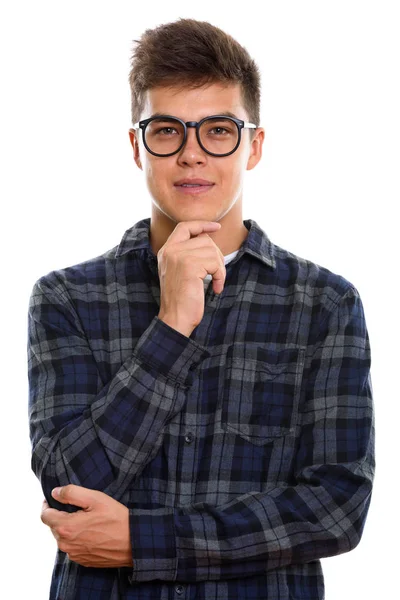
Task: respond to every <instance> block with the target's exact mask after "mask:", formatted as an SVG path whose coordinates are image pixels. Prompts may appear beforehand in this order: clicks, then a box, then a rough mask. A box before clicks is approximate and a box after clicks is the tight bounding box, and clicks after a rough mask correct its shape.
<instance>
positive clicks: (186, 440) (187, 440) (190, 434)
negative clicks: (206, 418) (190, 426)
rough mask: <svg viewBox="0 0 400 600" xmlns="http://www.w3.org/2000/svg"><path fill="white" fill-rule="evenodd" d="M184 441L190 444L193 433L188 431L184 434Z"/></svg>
mask: <svg viewBox="0 0 400 600" xmlns="http://www.w3.org/2000/svg"><path fill="white" fill-rule="evenodd" d="M185 442H186V443H187V444H191V443H192V442H193V433H190V432H189V433H187V434H186V435H185Z"/></svg>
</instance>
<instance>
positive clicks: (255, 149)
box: [246, 127, 265, 171]
mask: <svg viewBox="0 0 400 600" xmlns="http://www.w3.org/2000/svg"><path fill="white" fill-rule="evenodd" d="M264 138H265V130H264V128H263V127H258V128H257V129H256V133H255V135H254V138H253V139H252V141H251V145H250V154H249V158H248V161H247V167H246V170H247V171H251V169H254V167H255V166H256V165H257V164H258V163H259V162H260V160H261V156H262V145H263V142H264Z"/></svg>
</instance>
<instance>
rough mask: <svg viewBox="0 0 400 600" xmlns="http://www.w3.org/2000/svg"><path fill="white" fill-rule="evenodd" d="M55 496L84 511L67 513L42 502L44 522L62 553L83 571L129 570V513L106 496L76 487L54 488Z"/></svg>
mask: <svg viewBox="0 0 400 600" xmlns="http://www.w3.org/2000/svg"><path fill="white" fill-rule="evenodd" d="M52 496H53V498H54V499H55V500H58V502H62V503H63V504H73V505H74V506H79V507H80V508H82V509H83V510H79V511H77V512H74V513H67V512H63V511H60V510H56V509H54V508H50V507H49V505H48V504H47V502H46V501H44V502H43V508H42V514H41V519H42V521H43V523H44V524H45V525H48V526H49V527H50V529H51V531H52V533H53V535H54V537H55V538H56V540H57V545H58V547H59V549H60V550H61V551H62V552H66V553H67V554H68V556H69V558H70V559H71V560H73V561H74V562H77V563H79V564H80V565H83V566H84V567H98V568H106V567H130V566H132V564H133V561H132V547H131V542H130V534H129V511H128V509H127V507H126V506H124V505H123V504H121V503H120V502H117V501H116V500H114V499H113V498H111V497H110V496H107V494H103V492H97V491H95V490H89V489H87V488H84V487H80V486H77V485H67V486H65V487H62V488H55V489H54V490H53V491H52Z"/></svg>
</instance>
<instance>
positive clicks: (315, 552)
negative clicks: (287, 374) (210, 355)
mask: <svg viewBox="0 0 400 600" xmlns="http://www.w3.org/2000/svg"><path fill="white" fill-rule="evenodd" d="M72 311H73V309H72V308H71V306H67V305H66V302H65V299H62V298H61V297H60V295H59V294H58V292H55V291H54V290H52V289H51V288H50V287H49V286H48V285H47V286H46V284H45V282H43V284H42V289H37V290H36V295H35V296H34V300H33V304H32V309H31V313H30V331H31V346H30V347H31V354H30V361H31V362H30V366H31V371H30V372H31V435H32V441H33V448H34V452H33V468H34V470H35V472H36V473H37V475H38V476H39V477H40V478H41V481H42V486H43V490H44V493H45V497H46V501H47V503H46V504H45V505H44V509H43V512H42V519H43V521H44V522H45V523H46V524H47V525H49V526H50V527H51V528H52V531H53V534H54V535H55V537H56V539H57V542H58V545H59V548H60V549H61V550H63V551H64V552H67V553H68V555H69V556H70V558H71V560H74V561H75V562H78V563H79V564H82V565H84V566H97V567H103V566H132V565H133V567H134V577H135V581H145V580H149V579H165V580H174V579H179V580H186V579H188V578H192V579H195V580H202V579H207V578H208V579H210V578H217V579H218V578H230V577H240V576H241V575H249V574H252V573H261V572H265V570H266V569H272V568H277V567H281V566H284V565H287V564H292V563H295V562H297V563H299V562H300V563H301V562H308V561H311V560H315V559H317V558H322V557H324V556H331V555H334V554H339V553H341V552H345V551H348V550H351V549H352V548H353V547H355V545H356V544H357V543H358V541H359V539H360V537H361V534H362V529H363V526H364V522H365V517H366V514H367V510H368V506H369V501H370V496H371V488H372V480H373V469H374V456H373V449H374V428H373V415H372V391H371V384H370V377H369V364H370V357H369V344H368V336H367V332H366V328H365V322H364V317H363V311H362V305H361V301H360V299H359V296H358V295H357V293H356V292H355V290H354V289H350V290H349V291H348V292H347V293H346V294H345V295H344V296H343V297H342V299H341V300H340V302H339V303H338V305H337V306H336V307H335V308H334V310H332V314H331V316H330V318H329V319H328V321H327V322H326V323H324V327H322V326H321V332H322V333H321V339H320V342H319V343H318V344H317V345H316V347H315V352H314V355H313V360H312V364H311V369H310V375H309V383H308V393H307V398H306V406H305V407H304V410H303V414H302V419H303V428H302V431H303V433H302V436H301V440H300V445H299V449H298V452H297V456H296V461H295V466H294V471H295V473H296V484H295V485H292V486H289V485H282V486H281V487H276V488H274V489H272V490H270V491H269V492H263V493H249V494H244V495H242V496H241V497H240V498H237V499H236V501H235V502H230V503H229V504H226V505H221V506H218V507H213V506H209V505H206V504H204V503H199V504H197V505H193V506H189V507H181V508H176V509H167V508H166V509H165V511H164V512H163V511H160V510H159V511H151V510H141V509H140V510H139V509H131V510H128V508H127V507H125V506H124V505H123V504H121V503H120V502H119V501H118V499H121V497H122V495H123V493H124V491H125V490H126V489H127V487H128V485H129V482H130V481H131V480H132V478H133V477H137V476H140V473H141V471H142V470H143V468H144V466H145V465H146V464H147V463H148V462H149V461H150V460H151V459H152V458H153V457H154V455H155V452H157V451H158V449H159V447H160V444H161V443H162V436H161V435H160V432H161V431H162V429H163V427H164V424H165V423H166V421H167V420H168V419H169V418H170V417H171V416H172V415H173V414H176V412H178V411H179V410H181V409H182V407H183V405H184V402H185V394H186V390H187V387H188V385H190V377H191V376H193V370H194V369H193V368H191V369H189V367H190V366H196V365H197V364H198V363H199V362H200V361H201V359H202V358H203V357H204V356H205V355H206V354H205V352H204V349H203V348H201V347H199V346H197V345H196V344H195V342H194V341H193V340H190V339H188V338H184V337H183V336H180V334H178V333H177V332H174V331H173V330H172V329H170V328H168V326H166V325H164V324H162V322H160V321H158V320H157V319H155V320H154V321H153V322H152V324H151V326H150V328H149V329H148V330H146V332H145V333H144V334H143V336H142V338H141V339H140V340H139V342H138V344H137V346H136V348H135V352H134V356H133V357H132V358H130V359H129V360H128V361H127V362H126V363H124V364H123V365H122V366H121V368H120V369H119V371H118V372H117V373H116V375H115V376H114V377H113V379H112V380H111V382H109V383H108V384H107V385H106V386H105V387H103V388H100V390H99V374H98V373H97V372H96V365H95V364H94V361H93V358H92V356H91V354H90V351H89V349H88V347H87V345H85V338H84V332H82V331H79V324H77V323H78V319H75V320H74V315H73V314H72ZM71 323H74V327H72V326H71ZM44 339H46V340H47V341H46V343H44ZM49 345H51V348H50V349H51V353H50V354H49V352H48V347H49ZM71 357H72V358H71ZM67 367H69V368H67ZM185 369H186V370H185ZM338 369H339V371H340V379H338ZM178 384H180V385H178ZM77 388H78V392H77ZM55 389H57V391H58V395H57V396H56V395H55V394H54V390H55ZM72 390H73V392H74V394H73V399H74V403H72V402H71V396H72ZM327 391H328V396H327ZM161 399H162V402H161ZM79 401H80V402H81V404H79ZM49 402H53V403H54V405H53V406H52V409H53V410H49ZM71 407H72V408H71ZM49 414H50V416H49ZM333 424H336V430H337V437H336V439H335V440H332V439H330V443H329V444H328V443H326V440H327V436H325V431H324V427H326V429H327V432H329V434H330V436H332V431H333V430H334V427H333ZM115 431H116V432H118V439H116V438H114V437H113V435H112V432H115ZM324 436H325V437H324ZM71 483H72V484H75V485H68V484H71ZM59 486H62V487H63V490H62V492H61V495H58V496H57V493H55V492H53V495H52V490H53V488H54V487H59ZM86 488H90V489H86ZM103 492H104V493H103ZM70 504H72V505H74V506H78V507H80V508H82V509H83V510H81V511H78V512H73V513H70V512H65V510H69V505H70ZM66 505H68V506H66ZM56 509H59V510H56ZM60 509H64V510H60ZM288 515H289V516H290V518H289V517H288ZM149 530H156V531H157V543H158V544H159V547H158V548H156V549H155V548H151V547H149V546H148V544H146V543H144V540H146V539H147V537H148V531H149ZM249 536H252V537H251V539H252V540H253V541H254V543H252V544H250V545H249V539H250V538H249ZM142 540H143V543H142ZM171 540H173V542H171ZM171 543H172V544H173V547H171V546H169V545H168V544H171ZM132 548H133V549H132ZM163 553H164V554H163ZM149 561H150V562H151V564H152V565H153V567H152V569H153V570H152V569H149ZM144 565H145V566H146V568H144ZM142 566H143V568H142Z"/></svg>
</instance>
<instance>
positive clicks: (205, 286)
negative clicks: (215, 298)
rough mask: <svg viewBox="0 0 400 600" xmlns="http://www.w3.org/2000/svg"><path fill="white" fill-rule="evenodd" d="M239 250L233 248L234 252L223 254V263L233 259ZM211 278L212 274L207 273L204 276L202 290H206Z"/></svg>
mask: <svg viewBox="0 0 400 600" xmlns="http://www.w3.org/2000/svg"><path fill="white" fill-rule="evenodd" d="M238 252H239V250H235V252H232V253H231V254H227V256H224V263H225V265H227V264H228V263H229V262H231V260H233V259H234V258H235V256H236V254H237V253H238ZM211 279H212V275H210V274H208V275H206V276H205V277H204V280H203V281H204V291H206V289H207V288H208V285H209V283H210V281H211Z"/></svg>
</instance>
